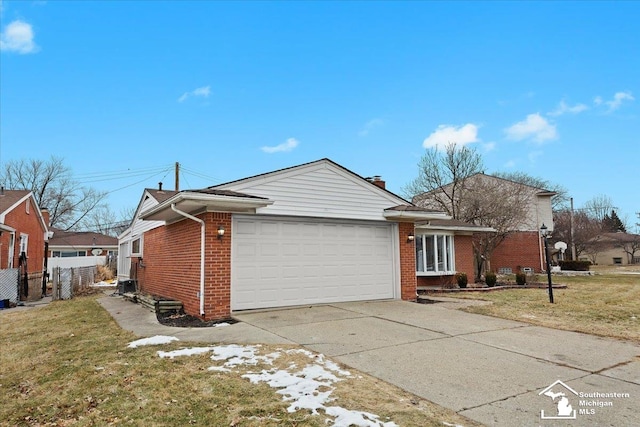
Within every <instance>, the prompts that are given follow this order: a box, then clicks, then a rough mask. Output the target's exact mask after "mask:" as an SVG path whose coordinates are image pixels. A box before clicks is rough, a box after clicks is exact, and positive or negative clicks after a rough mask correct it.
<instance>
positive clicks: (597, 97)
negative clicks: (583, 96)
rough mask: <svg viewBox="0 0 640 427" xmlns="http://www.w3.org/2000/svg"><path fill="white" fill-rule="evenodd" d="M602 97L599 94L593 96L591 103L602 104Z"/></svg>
mask: <svg viewBox="0 0 640 427" xmlns="http://www.w3.org/2000/svg"><path fill="white" fill-rule="evenodd" d="M602 102H603V101H602V97H601V96H596V97H595V98H593V103H594V104H596V105H600V104H602Z"/></svg>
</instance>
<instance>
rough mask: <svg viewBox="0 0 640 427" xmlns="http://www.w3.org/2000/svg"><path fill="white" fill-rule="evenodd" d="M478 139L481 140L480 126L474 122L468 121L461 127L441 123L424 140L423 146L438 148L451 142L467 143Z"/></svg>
mask: <svg viewBox="0 0 640 427" xmlns="http://www.w3.org/2000/svg"><path fill="white" fill-rule="evenodd" d="M477 141H479V139H478V126H476V125H474V124H473V123H467V124H466V125H464V126H460V127H455V126H451V125H440V126H438V128H437V129H436V130H435V131H433V132H432V133H431V135H429V136H428V137H427V138H426V139H425V140H424V141H423V142H422V146H423V147H424V148H431V147H436V148H437V147H444V146H445V145H447V144H449V143H455V144H457V145H466V144H469V143H471V142H477Z"/></svg>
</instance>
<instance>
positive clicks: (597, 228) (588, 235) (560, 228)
mask: <svg viewBox="0 0 640 427" xmlns="http://www.w3.org/2000/svg"><path fill="white" fill-rule="evenodd" d="M573 229H574V232H573V244H574V246H575V249H576V253H575V257H576V259H578V258H579V257H580V255H581V254H586V253H587V252H586V250H587V248H588V247H589V245H590V244H591V241H592V239H593V238H595V237H596V236H598V235H599V234H600V233H601V232H602V227H601V223H600V222H598V221H597V220H596V219H595V218H592V217H590V216H589V215H588V214H587V212H586V211H583V210H580V211H578V212H574V214H573ZM553 240H554V241H555V242H558V241H563V242H565V243H566V242H571V211H570V210H569V209H566V210H561V211H557V212H554V213H553Z"/></svg>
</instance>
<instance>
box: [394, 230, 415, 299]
mask: <svg viewBox="0 0 640 427" xmlns="http://www.w3.org/2000/svg"><path fill="white" fill-rule="evenodd" d="M398 233H399V235H400V236H399V241H400V294H401V298H402V299H403V300H405V301H415V300H416V292H417V280H416V244H415V241H411V242H407V236H408V235H409V234H414V225H413V223H405V222H401V223H399V224H398Z"/></svg>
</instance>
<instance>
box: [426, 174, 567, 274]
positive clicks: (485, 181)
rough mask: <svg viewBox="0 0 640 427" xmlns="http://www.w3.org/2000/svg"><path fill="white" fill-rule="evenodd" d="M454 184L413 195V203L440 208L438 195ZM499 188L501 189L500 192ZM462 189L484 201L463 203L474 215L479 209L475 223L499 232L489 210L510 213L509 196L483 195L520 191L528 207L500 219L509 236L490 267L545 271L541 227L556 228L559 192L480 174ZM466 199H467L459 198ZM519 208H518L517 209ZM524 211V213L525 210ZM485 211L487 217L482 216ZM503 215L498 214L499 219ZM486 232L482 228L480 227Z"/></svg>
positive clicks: (475, 199)
mask: <svg viewBox="0 0 640 427" xmlns="http://www.w3.org/2000/svg"><path fill="white" fill-rule="evenodd" d="M451 188H452V184H448V185H446V186H444V187H443V188H442V190H438V191H436V192H431V193H424V194H420V195H418V196H416V197H414V198H413V202H414V203H415V204H416V205H418V206H423V207H427V208H432V209H434V208H436V207H437V206H438V204H437V203H435V202H434V201H433V199H434V197H435V195H438V194H440V195H442V194H443V192H447V194H451ZM496 189H498V190H497V191H496ZM460 191H464V192H467V194H470V193H476V194H477V196H475V197H472V198H471V200H473V202H474V203H484V204H487V205H489V207H488V208H485V207H483V206H462V205H461V206H460V210H461V211H462V212H463V213H465V214H467V215H468V216H469V217H473V216H474V215H473V214H474V213H476V211H477V212H478V214H477V215H479V216H480V217H479V218H475V219H474V220H472V222H473V223H474V224H482V225H485V226H486V227H494V228H495V229H496V230H498V232H499V230H500V229H499V228H498V224H495V225H494V224H492V223H491V221H490V220H488V217H489V215H490V214H488V213H487V212H490V211H492V210H493V211H494V212H495V208H497V209H498V210H503V209H504V210H503V211H504V212H508V210H507V208H508V207H507V206H505V205H506V204H508V203H509V200H508V199H504V200H499V199H498V200H496V199H494V196H487V197H484V198H483V194H503V195H506V197H511V196H512V195H515V194H517V199H518V200H519V201H520V202H519V203H521V204H522V206H523V208H524V209H521V210H519V215H518V217H519V218H515V216H516V214H514V217H512V218H500V221H502V222H501V224H500V225H503V226H504V229H506V230H508V232H507V233H506V237H505V238H504V240H502V241H501V242H500V243H499V244H498V245H497V246H496V247H495V249H494V250H493V252H492V253H491V258H490V260H488V261H489V265H488V266H486V267H488V269H489V270H492V271H494V272H496V273H505V274H506V273H516V272H518V271H522V270H524V271H528V270H531V271H538V272H539V271H544V270H545V268H546V261H545V256H544V245H543V240H542V238H541V234H540V227H541V226H542V225H543V224H544V225H545V226H546V227H547V229H548V231H549V233H551V232H552V231H553V211H552V208H551V198H552V197H553V196H554V195H555V194H556V193H554V192H552V191H548V190H545V189H541V188H536V187H532V186H529V185H524V184H521V183H518V182H515V181H510V180H507V179H504V178H499V177H495V176H491V175H485V174H483V173H478V174H475V175H472V176H470V177H469V178H467V179H466V180H465V182H464V188H463V189H462V190H460ZM459 200H464V199H459ZM514 211H515V209H514ZM523 211H524V214H523V215H521V213H522V212H523ZM483 213H484V214H485V217H482V215H483ZM498 215H499V214H496V218H498ZM479 231H482V230H479Z"/></svg>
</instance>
